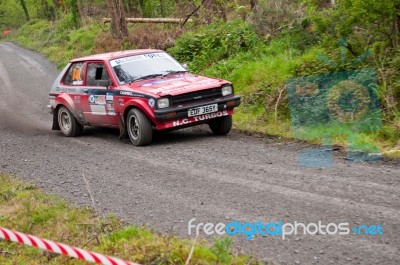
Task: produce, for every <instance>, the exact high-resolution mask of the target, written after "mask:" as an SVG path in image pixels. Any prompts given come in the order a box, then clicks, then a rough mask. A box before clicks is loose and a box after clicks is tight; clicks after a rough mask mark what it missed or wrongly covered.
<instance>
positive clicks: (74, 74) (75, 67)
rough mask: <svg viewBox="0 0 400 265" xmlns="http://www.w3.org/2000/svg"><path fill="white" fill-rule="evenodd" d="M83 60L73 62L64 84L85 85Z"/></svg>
mask: <svg viewBox="0 0 400 265" xmlns="http://www.w3.org/2000/svg"><path fill="white" fill-rule="evenodd" d="M83 66H84V63H83V62H79V63H73V64H71V67H70V68H69V69H68V72H67V75H66V76H65V78H64V82H63V83H64V85H68V86H81V85H83Z"/></svg>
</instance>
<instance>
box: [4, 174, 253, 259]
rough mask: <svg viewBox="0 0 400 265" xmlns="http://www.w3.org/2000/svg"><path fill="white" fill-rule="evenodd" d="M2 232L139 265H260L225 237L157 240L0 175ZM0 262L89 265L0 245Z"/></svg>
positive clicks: (152, 234) (147, 232)
mask: <svg viewBox="0 0 400 265" xmlns="http://www.w3.org/2000/svg"><path fill="white" fill-rule="evenodd" d="M0 227H5V228H8V229H12V230H16V231H19V232H22V233H27V234H32V235H35V236H38V237H42V238H46V239H50V240H53V241H56V242H60V243H64V244H68V245H70V246H75V247H80V248H83V249H85V250H89V251H95V252H98V253H101V254H105V255H110V256H115V257H117V258H121V259H125V260H128V261H132V262H138V263H141V264H185V263H186V262H187V260H188V257H189V254H190V251H191V250H192V247H193V245H195V247H194V249H193V252H192V256H191V258H190V260H189V261H190V263H189V264H261V263H259V262H258V261H256V260H254V259H251V258H250V257H248V256H244V255H238V254H237V253H233V252H231V250H230V245H231V240H230V239H229V238H225V239H219V240H215V241H214V243H213V244H212V245H211V246H210V245H209V244H207V243H206V242H205V241H202V240H199V241H197V242H196V244H194V241H193V240H184V239H178V238H177V237H174V236H168V237H166V236H161V235H159V234H157V233H155V232H152V231H150V230H149V229H147V228H144V227H136V226H126V225H124V224H123V223H122V222H121V221H119V220H118V219H117V218H116V217H113V216H109V217H107V218H104V219H103V218H99V217H98V216H97V215H96V213H95V212H94V211H93V210H90V209H88V208H77V207H74V206H71V205H69V204H68V203H66V202H65V201H63V200H61V199H59V198H58V197H55V196H52V195H47V194H44V193H43V192H42V191H40V190H39V189H38V188H36V187H35V186H33V185H32V184H28V183H25V182H21V181H19V180H16V178H15V177H12V178H10V177H9V176H7V175H4V174H0ZM0 263H1V264H2V265H11V264H31V265H42V264H57V265H58V264H87V262H84V261H79V260H75V259H71V258H68V257H65V256H60V255H57V254H52V253H49V252H45V251H42V250H40V249H36V248H32V247H27V246H23V245H20V244H17V243H11V242H9V241H4V240H0Z"/></svg>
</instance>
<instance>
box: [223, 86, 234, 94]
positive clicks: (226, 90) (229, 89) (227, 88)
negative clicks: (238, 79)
mask: <svg viewBox="0 0 400 265" xmlns="http://www.w3.org/2000/svg"><path fill="white" fill-rule="evenodd" d="M232 91H233V89H232V86H224V87H222V96H223V97H225V96H229V95H232Z"/></svg>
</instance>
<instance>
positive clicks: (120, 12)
mask: <svg viewBox="0 0 400 265" xmlns="http://www.w3.org/2000/svg"><path fill="white" fill-rule="evenodd" d="M107 5H108V11H109V12H110V14H111V33H112V35H113V36H114V37H115V38H117V39H123V38H127V37H128V35H129V34H128V26H127V24H126V20H125V11H124V7H123V6H122V0H107Z"/></svg>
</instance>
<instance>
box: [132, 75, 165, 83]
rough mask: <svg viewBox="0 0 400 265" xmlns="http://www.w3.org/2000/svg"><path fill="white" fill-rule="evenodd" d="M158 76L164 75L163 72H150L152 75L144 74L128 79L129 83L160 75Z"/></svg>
mask: <svg viewBox="0 0 400 265" xmlns="http://www.w3.org/2000/svg"><path fill="white" fill-rule="evenodd" d="M160 76H164V75H163V74H152V75H144V76H141V77H138V78H135V79H132V80H130V81H131V82H130V84H131V83H133V82H135V81H139V80H145V79H149V78H154V77H160Z"/></svg>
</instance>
